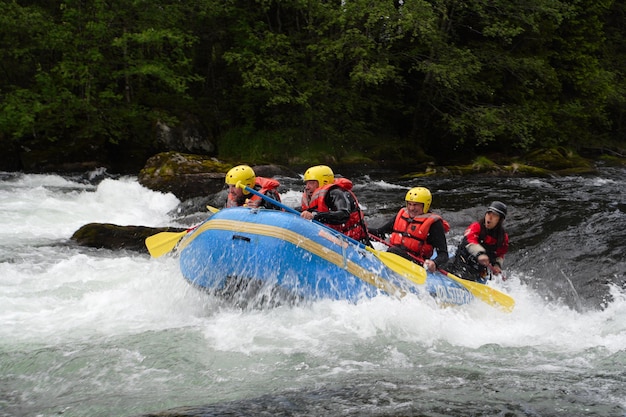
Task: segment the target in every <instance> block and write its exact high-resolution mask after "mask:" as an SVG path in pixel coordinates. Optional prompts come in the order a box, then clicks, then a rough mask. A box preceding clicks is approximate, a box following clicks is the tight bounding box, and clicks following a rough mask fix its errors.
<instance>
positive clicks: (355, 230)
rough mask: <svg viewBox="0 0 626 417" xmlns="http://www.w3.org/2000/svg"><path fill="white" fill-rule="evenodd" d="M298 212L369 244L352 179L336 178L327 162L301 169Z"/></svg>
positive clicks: (308, 218) (304, 216)
mask: <svg viewBox="0 0 626 417" xmlns="http://www.w3.org/2000/svg"><path fill="white" fill-rule="evenodd" d="M304 183H305V185H304V192H303V193H302V213H301V216H302V217H303V218H305V219H307V220H315V221H318V222H320V223H323V224H325V225H326V226H328V227H330V228H332V229H335V230H337V231H339V232H341V233H343V234H345V235H346V236H349V237H351V238H352V239H354V240H357V241H360V242H362V243H365V244H368V245H369V244H370V242H369V235H368V233H367V227H366V226H365V221H364V219H363V212H362V211H361V207H360V206H359V201H358V200H357V198H356V195H354V193H353V192H352V181H350V180H349V179H347V178H335V174H334V173H333V170H332V169H330V167H328V166H326V165H316V166H313V167H310V168H309V169H307V170H306V171H305V173H304Z"/></svg>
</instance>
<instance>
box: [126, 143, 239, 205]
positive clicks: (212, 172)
mask: <svg viewBox="0 0 626 417" xmlns="http://www.w3.org/2000/svg"><path fill="white" fill-rule="evenodd" d="M231 167H232V165H230V164H227V163H224V162H221V161H218V160H217V159H215V158H207V157H204V156H201V155H192V154H184V153H179V152H164V153H160V154H157V155H155V156H153V157H151V158H150V159H148V161H146V164H145V166H144V168H143V169H142V170H141V171H140V172H139V175H138V178H137V179H138V181H139V183H140V184H141V185H143V186H144V187H147V188H150V189H151V190H155V191H161V192H171V193H172V194H174V195H175V196H176V197H178V198H179V199H181V200H186V199H189V198H193V197H200V196H206V195H209V194H215V193H217V192H219V191H220V190H222V189H223V188H224V178H225V177H226V172H228V170H229V169H230V168H231Z"/></svg>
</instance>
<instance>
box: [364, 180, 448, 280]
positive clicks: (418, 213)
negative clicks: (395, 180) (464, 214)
mask: <svg viewBox="0 0 626 417" xmlns="http://www.w3.org/2000/svg"><path fill="white" fill-rule="evenodd" d="M404 200H405V201H406V207H402V208H401V209H400V211H398V213H397V214H396V216H395V217H392V218H390V219H389V220H388V221H387V222H386V223H384V224H383V225H382V226H381V227H378V228H370V233H371V234H372V235H375V236H378V237H380V238H383V239H384V238H385V236H386V235H387V234H391V236H390V237H389V243H388V245H389V249H388V250H387V251H388V252H391V253H395V254H396V255H400V256H402V257H404V258H406V259H409V260H411V261H413V262H416V263H419V264H420V265H423V266H424V268H426V269H427V270H428V271H430V272H435V271H436V270H437V268H438V267H439V266H442V265H444V264H445V263H447V262H448V242H447V239H446V233H447V232H448V231H449V230H450V225H449V224H448V222H447V221H445V220H444V219H443V218H442V217H441V216H440V215H438V214H435V213H431V212H429V210H430V205H431V203H432V201H433V197H432V194H431V193H430V190H428V188H424V187H415V188H411V189H410V190H409V191H408V192H407V193H406V196H405V197H404ZM435 249H436V250H437V256H436V257H435V258H434V259H430V258H431V257H432V256H433V254H434V251H435Z"/></svg>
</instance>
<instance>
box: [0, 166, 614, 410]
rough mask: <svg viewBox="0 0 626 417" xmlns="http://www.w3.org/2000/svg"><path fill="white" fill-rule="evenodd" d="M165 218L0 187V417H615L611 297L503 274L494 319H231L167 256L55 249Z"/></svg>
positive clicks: (354, 309) (16, 185)
mask: <svg viewBox="0 0 626 417" xmlns="http://www.w3.org/2000/svg"><path fill="white" fill-rule="evenodd" d="M297 195H299V193H298V192H297V191H289V192H288V193H286V194H285V195H283V196H282V197H283V201H284V202H285V201H286V202H288V203H286V204H288V205H290V206H294V205H296V203H292V200H294V201H295V200H296V196H297ZM178 203H179V201H178V200H177V199H176V198H175V197H174V196H172V195H171V194H162V193H157V192H153V191H150V190H148V189H145V188H144V187H141V186H140V185H139V184H138V183H137V182H136V180H135V179H134V178H130V177H129V178H122V179H117V180H112V179H107V180H104V181H103V182H101V183H100V184H99V185H98V186H91V185H85V184H79V183H76V182H72V181H68V180H65V179H63V178H61V177H58V176H54V175H43V176H39V175H24V176H20V177H17V178H14V179H12V180H10V181H4V182H2V183H0V212H1V213H2V216H1V217H0V226H1V227H0V242H1V243H0V323H1V326H0V416H9V415H24V416H52V415H58V414H59V413H63V415H66V416H86V415H90V416H98V415H102V416H105V415H106V416H132V415H137V414H141V413H148V412H157V411H162V410H165V409H168V408H171V407H179V406H185V405H203V404H215V403H220V404H223V403H224V402H226V401H229V400H244V399H247V398H254V397H259V396H263V397H264V398H265V397H266V396H269V397H270V398H273V396H275V395H278V394H279V393H283V394H284V393H286V392H290V393H293V394H292V395H297V396H298V395H302V396H303V397H299V398H301V400H302V401H303V402H305V403H307V404H308V402H307V401H309V399H308V398H309V397H307V396H306V395H308V394H300V393H309V392H310V391H311V390H314V389H322V392H323V393H324V392H327V391H328V392H334V391H332V390H334V389H339V388H337V387H341V388H340V389H339V393H337V395H339V396H341V395H342V394H343V393H344V392H346V395H347V396H349V397H354V398H360V396H361V394H363V391H364V390H369V389H373V388H369V387H373V386H375V385H376V384H379V383H380V381H386V382H385V385H384V388H381V389H379V390H377V391H374V392H373V393H372V392H370V391H366V392H368V393H369V394H368V395H366V397H367V398H370V399H371V400H372V401H375V403H377V404H378V406H377V407H381V408H377V409H376V407H375V409H372V408H371V407H372V406H373V405H372V404H370V403H368V401H364V402H359V401H356V400H355V401H356V402H355V403H353V404H352V405H349V406H348V405H345V404H344V403H343V402H338V403H337V404H336V405H335V406H334V408H331V409H336V410H343V411H341V412H340V414H341V413H343V414H349V413H348V411H347V410H348V409H355V410H360V413H359V412H355V414H354V415H358V414H363V415H370V414H368V413H372V414H371V415H376V413H383V412H388V415H394V414H403V415H411V412H416V413H417V410H421V412H422V413H423V415H433V416H434V415H441V414H435V412H434V411H433V410H434V409H437V407H435V406H433V407H434V408H433V409H424V408H419V407H421V406H423V402H424V401H426V402H430V403H432V404H439V406H440V407H445V405H446V404H448V403H449V399H450V398H452V397H451V395H453V394H454V395H456V397H455V398H457V401H459V402H460V404H463V406H462V407H461V406H459V407H458V408H457V407H455V406H454V405H449V404H448V406H450V407H452V408H451V409H450V413H449V415H463V414H462V412H463V411H466V412H473V413H474V415H478V414H477V413H479V410H481V409H485V407H486V408H487V409H490V410H493V412H494V413H497V412H502V410H503V409H504V408H507V407H508V409H510V410H511V415H542V416H543V415H549V416H552V415H554V416H557V415H584V414H576V413H577V411H580V412H581V413H582V410H585V409H587V410H589V409H591V411H590V412H589V414H587V415H598V416H603V415H607V416H609V415H624V410H625V409H626V395H625V393H626V391H624V388H623V382H625V381H624V373H623V370H624V365H626V320H624V318H625V317H626V297H625V293H624V290H623V289H619V288H613V289H612V290H611V291H612V296H613V298H614V300H613V301H611V302H609V303H608V304H607V307H606V308H605V309H603V310H594V311H583V312H576V311H573V310H572V309H571V308H569V307H567V306H564V305H561V304H559V303H556V302H551V301H547V300H545V299H544V298H543V297H542V296H541V294H537V293H536V292H535V291H534V290H533V289H532V288H529V287H528V286H526V285H523V284H522V283H521V282H522V280H520V278H521V277H522V276H523V274H528V272H523V271H509V273H508V275H509V279H508V280H507V281H505V282H503V283H496V284H494V285H497V286H499V288H500V289H502V290H504V291H506V292H508V293H509V294H510V295H512V296H513V297H514V298H515V300H516V302H517V305H516V308H515V310H514V311H513V312H512V313H511V314H506V313H502V312H500V311H498V310H495V309H493V308H491V307H489V306H487V305H486V304H481V303H475V304H472V305H470V306H464V307H454V308H440V307H438V306H437V305H436V303H434V302H432V301H431V300H419V299H417V298H415V297H406V298H405V299H403V300H401V301H398V300H395V299H392V298H389V297H384V296H381V297H377V298H375V299H372V300H366V301H363V302H360V303H358V304H356V305H355V304H350V303H348V302H342V301H320V302H315V303H313V304H306V305H301V306H296V307H287V306H284V307H277V308H272V309H263V310H245V311H242V310H239V309H236V308H233V307H230V306H228V305H227V304H224V303H223V302H222V301H221V300H218V299H215V298H213V297H211V296H209V295H207V294H204V293H202V292H200V291H198V290H196V289H195V288H192V287H191V286H190V285H188V284H187V283H186V282H185V281H184V280H183V278H182V275H181V274H180V271H179V269H178V262H177V259H176V258H175V257H173V256H164V257H162V258H158V259H153V258H150V257H149V255H147V254H146V253H134V252H128V251H117V252H115V251H108V250H95V249H88V248H80V247H76V246H74V245H67V244H66V243H67V240H68V239H69V238H70V236H71V235H72V233H73V232H74V231H76V230H77V229H78V228H79V227H81V226H82V225H84V224H86V223H91V222H100V223H114V224H120V225H144V226H164V225H170V224H172V222H173V221H174V220H173V219H172V218H171V217H170V216H169V214H168V213H170V212H171V211H172V210H173V209H175V208H176V206H177V204H178ZM492 384H493V385H497V387H498V389H497V390H496V389H495V388H493V389H492V388H489V387H491V386H492ZM320 387H321V388H320ZM477 387H478V388H477ZM532 387H534V388H532ZM379 388H380V387H379ZM453 388H454V390H453ZM324 390H327V391H324ZM477 390H478V391H477ZM533 390H537V392H538V393H542V392H544V394H538V395H539V396H540V397H541V396H542V395H543V397H542V398H540V399H537V400H536V401H535V400H533V399H532V398H529V395H530V394H529V393H530V392H534V391H533ZM546 390H551V391H550V392H555V390H557V391H556V392H558V390H561V394H562V395H557V394H555V395H552V396H551V395H546V394H545V393H546V392H548V391H546ZM477 392H482V393H483V401H484V404H482V405H481V406H477V405H475V400H476V395H478V394H477ZM485 392H486V393H485ZM436 393H439V394H438V395H437V394H436ZM385 398H387V399H388V401H386V400H385ZM389 401H391V402H389ZM412 401H415V402H412ZM266 402H270V400H268V399H267V398H265V399H263V400H260V403H261V404H263V403H266ZM383 403H386V404H388V405H386V406H383V405H382V404H383ZM391 403H393V404H394V405H393V406H391V405H389V404H391ZM420 404H421V405H420ZM503 404H507V405H506V406H505V405H503ZM594 404H595V405H594ZM233 407H234V408H233V409H232V410H235V411H236V410H237V407H244V408H245V405H236V406H233ZM308 407H309V408H308V410H309V412H310V413H311V414H310V415H316V414H317V415H320V414H319V412H320V410H317V409H316V408H315V407H314V406H312V405H309V406H308ZM344 407H346V408H344ZM385 407H388V408H385ZM268 408H271V405H268ZM524 409H526V410H527V412H528V413H529V414H523V412H522V411H521V410H524ZM232 410H231V411H232ZM376 410H377V411H376ZM528 410H530V411H528ZM559 410H563V411H559ZM531 411H532V412H531ZM239 412H240V413H244V412H243V411H239ZM533 412H534V413H535V414H533ZM572 413H573V414H572ZM615 413H617V414H615ZM619 413H622V414H619ZM244 414H245V413H244ZM305 414H306V413H305ZM340 414H337V415H340ZM470 414H471V413H470ZM487 414H489V413H487ZM487 414H482V415H487ZM216 415H217V414H216ZM379 415H380V414H379ZM493 415H495V414H493Z"/></svg>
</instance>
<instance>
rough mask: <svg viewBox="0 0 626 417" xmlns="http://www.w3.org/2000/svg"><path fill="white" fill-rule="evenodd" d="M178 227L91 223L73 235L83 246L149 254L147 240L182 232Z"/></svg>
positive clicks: (73, 238) (74, 239)
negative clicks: (162, 233) (169, 233)
mask: <svg viewBox="0 0 626 417" xmlns="http://www.w3.org/2000/svg"><path fill="white" fill-rule="evenodd" d="M184 230H187V229H181V228H176V227H146V226H117V225H114V224H110V223H89V224H86V225H84V226H82V227H81V228H80V229H78V230H77V231H76V232H74V234H73V235H72V238H71V239H72V240H73V241H75V242H76V243H77V244H79V245H81V246H88V247H92V248H104V249H113V250H119V249H128V250H134V251H140V252H146V253H148V249H147V248H146V245H145V240H146V238H147V237H148V236H152V235H155V234H157V233H160V232H182V231H184Z"/></svg>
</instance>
